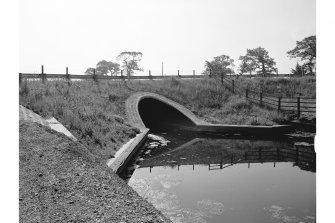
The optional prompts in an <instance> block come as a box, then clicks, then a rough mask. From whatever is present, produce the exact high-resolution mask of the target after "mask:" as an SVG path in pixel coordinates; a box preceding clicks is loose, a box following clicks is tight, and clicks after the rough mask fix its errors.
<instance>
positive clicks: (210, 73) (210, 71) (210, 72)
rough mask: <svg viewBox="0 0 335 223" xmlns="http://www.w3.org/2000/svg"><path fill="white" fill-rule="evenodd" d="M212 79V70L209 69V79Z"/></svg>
mask: <svg viewBox="0 0 335 223" xmlns="http://www.w3.org/2000/svg"><path fill="white" fill-rule="evenodd" d="M211 77H212V69H209V78H211Z"/></svg>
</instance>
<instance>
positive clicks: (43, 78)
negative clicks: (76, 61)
mask: <svg viewBox="0 0 335 223" xmlns="http://www.w3.org/2000/svg"><path fill="white" fill-rule="evenodd" d="M209 76H210V75H209ZM172 77H177V78H205V77H208V75H196V74H195V70H193V74H190V75H180V73H179V70H177V75H164V76H163V75H160V76H154V75H151V70H149V74H148V75H146V76H144V75H141V76H126V75H124V74H123V71H121V75H120V76H104V75H97V74H96V71H95V69H94V70H93V74H91V75H79V74H69V70H68V68H67V67H66V73H65V74H52V73H48V74H47V73H45V72H44V66H41V73H19V83H20V85H21V83H22V80H23V79H40V80H41V81H42V82H45V81H46V80H48V79H65V80H68V81H70V80H73V79H76V80H89V79H91V80H95V81H97V80H154V79H164V78H172Z"/></svg>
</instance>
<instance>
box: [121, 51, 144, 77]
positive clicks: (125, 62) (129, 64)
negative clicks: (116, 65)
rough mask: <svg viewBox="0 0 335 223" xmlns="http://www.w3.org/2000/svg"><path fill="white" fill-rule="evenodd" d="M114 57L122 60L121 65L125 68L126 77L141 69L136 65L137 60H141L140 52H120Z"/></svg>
mask: <svg viewBox="0 0 335 223" xmlns="http://www.w3.org/2000/svg"><path fill="white" fill-rule="evenodd" d="M116 59H117V60H121V61H122V67H123V68H124V69H126V71H127V76H128V77H129V76H131V75H132V74H134V71H136V70H139V71H142V70H143V69H142V68H140V67H139V66H138V62H140V61H141V60H142V53H141V52H122V53H120V54H119V55H118V56H117V58H116Z"/></svg>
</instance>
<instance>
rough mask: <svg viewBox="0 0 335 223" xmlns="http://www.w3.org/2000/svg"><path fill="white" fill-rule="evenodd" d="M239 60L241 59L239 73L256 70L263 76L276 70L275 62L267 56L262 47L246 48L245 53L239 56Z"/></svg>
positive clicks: (267, 53)
mask: <svg viewBox="0 0 335 223" xmlns="http://www.w3.org/2000/svg"><path fill="white" fill-rule="evenodd" d="M239 60H241V61H242V63H241V66H240V68H239V70H240V73H241V74H244V73H247V72H252V71H256V72H257V73H258V74H260V75H262V76H263V77H265V76H267V75H269V74H272V73H276V72H277V68H276V67H275V66H276V62H275V61H274V59H273V58H271V57H270V56H269V52H268V51H266V50H265V49H264V48H262V47H258V48H255V49H247V54H246V55H245V56H241V57H240V58H239Z"/></svg>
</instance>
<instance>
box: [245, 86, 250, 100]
mask: <svg viewBox="0 0 335 223" xmlns="http://www.w3.org/2000/svg"><path fill="white" fill-rule="evenodd" d="M245 97H246V98H247V99H248V97H249V89H248V88H247V89H246V90H245Z"/></svg>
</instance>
